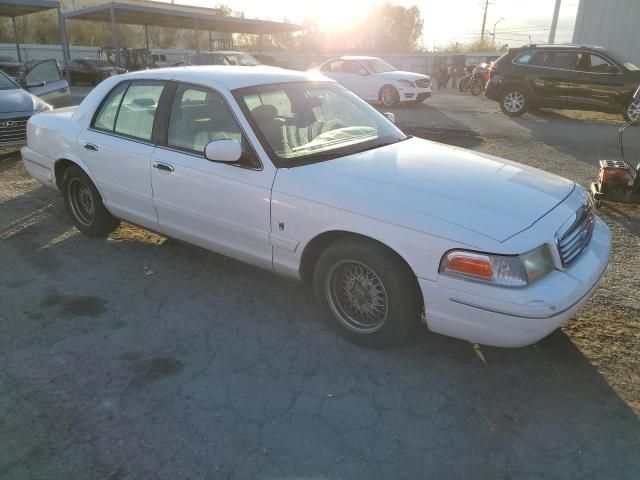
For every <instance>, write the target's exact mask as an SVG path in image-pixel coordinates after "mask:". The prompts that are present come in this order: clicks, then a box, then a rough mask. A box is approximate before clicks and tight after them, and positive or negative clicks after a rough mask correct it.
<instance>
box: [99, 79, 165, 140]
mask: <svg viewBox="0 0 640 480" xmlns="http://www.w3.org/2000/svg"><path fill="white" fill-rule="evenodd" d="M163 89H164V82H160V81H155V80H146V81H136V82H124V83H121V84H120V85H118V86H116V87H115V88H114V89H113V90H112V91H111V93H109V96H108V97H107V99H106V100H105V101H104V102H103V104H102V105H101V106H100V110H99V111H98V113H97V114H96V116H95V117H94V121H93V127H94V128H97V129H100V130H105V131H109V132H115V133H119V134H121V135H125V136H127V137H132V138H135V139H140V140H145V141H150V140H151V135H152V133H153V122H154V119H155V113H156V109H157V108H158V102H159V101H160V96H161V95H162V91H163Z"/></svg>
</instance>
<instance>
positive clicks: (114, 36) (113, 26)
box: [109, 5, 120, 67]
mask: <svg viewBox="0 0 640 480" xmlns="http://www.w3.org/2000/svg"><path fill="white" fill-rule="evenodd" d="M109 13H110V14H111V43H112V44H113V48H114V50H115V52H116V67H120V49H119V48H118V35H117V33H116V10H115V9H114V8H113V5H112V6H111V8H110V9H109Z"/></svg>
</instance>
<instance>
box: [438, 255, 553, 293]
mask: <svg viewBox="0 0 640 480" xmlns="http://www.w3.org/2000/svg"><path fill="white" fill-rule="evenodd" d="M553 269H554V266H553V259H552V257H551V251H550V250H549V247H548V246H547V245H542V246H541V247H538V248H536V249H534V250H531V251H530V252H527V253H524V254H522V255H491V254H488V253H479V252H470V251H467V250H452V251H450V252H447V253H446V254H445V255H444V257H442V260H441V261H440V273H444V274H446V275H451V276H454V277H460V278H465V279H467V280H475V281H479V282H484V283H491V284H494V285H500V286H503V287H524V286H525V285H528V284H530V283H532V282H534V281H536V280H538V279H539V278H541V277H543V276H545V275H546V274H547V273H549V272H551V271H552V270H553Z"/></svg>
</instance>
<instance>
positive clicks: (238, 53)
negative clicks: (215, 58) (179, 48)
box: [193, 50, 249, 55]
mask: <svg viewBox="0 0 640 480" xmlns="http://www.w3.org/2000/svg"><path fill="white" fill-rule="evenodd" d="M198 53H220V54H222V55H249V54H248V53H246V52H235V51H233V50H213V51H212V52H198ZM198 53H194V54H193V55H198Z"/></svg>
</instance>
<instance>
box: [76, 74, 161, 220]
mask: <svg viewBox="0 0 640 480" xmlns="http://www.w3.org/2000/svg"><path fill="white" fill-rule="evenodd" d="M164 87H165V82H162V81H156V80H136V81H130V82H128V81H125V82H122V83H120V84H118V85H117V86H116V87H115V88H114V89H113V90H111V92H110V93H109V95H107V97H106V98H105V100H104V101H103V102H102V104H101V105H100V107H99V108H98V111H97V113H96V114H95V116H94V118H93V119H92V121H91V124H90V125H89V126H88V127H87V128H86V129H85V130H84V131H83V132H82V133H81V134H80V135H79V136H78V150H79V151H80V153H81V155H82V159H83V160H84V162H85V163H86V165H87V166H88V167H89V170H90V172H91V175H92V177H93V180H94V181H95V182H96V183H97V186H98V190H99V191H100V193H101V194H102V196H103V200H104V202H105V205H106V206H107V208H108V209H109V211H110V212H111V213H112V214H114V215H115V216H117V217H120V218H124V219H125V220H129V221H131V222H134V223H137V224H140V225H142V226H145V227H148V228H151V229H156V230H157V229H158V218H157V214H156V211H155V208H154V207H153V198H152V193H151V178H150V175H151V172H150V170H151V156H152V154H153V152H154V150H155V148H156V147H155V143H156V138H155V137H154V133H153V132H154V130H153V129H154V123H155V117H156V111H157V107H158V104H159V102H160V98H161V95H162V93H163V90H164Z"/></svg>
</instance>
